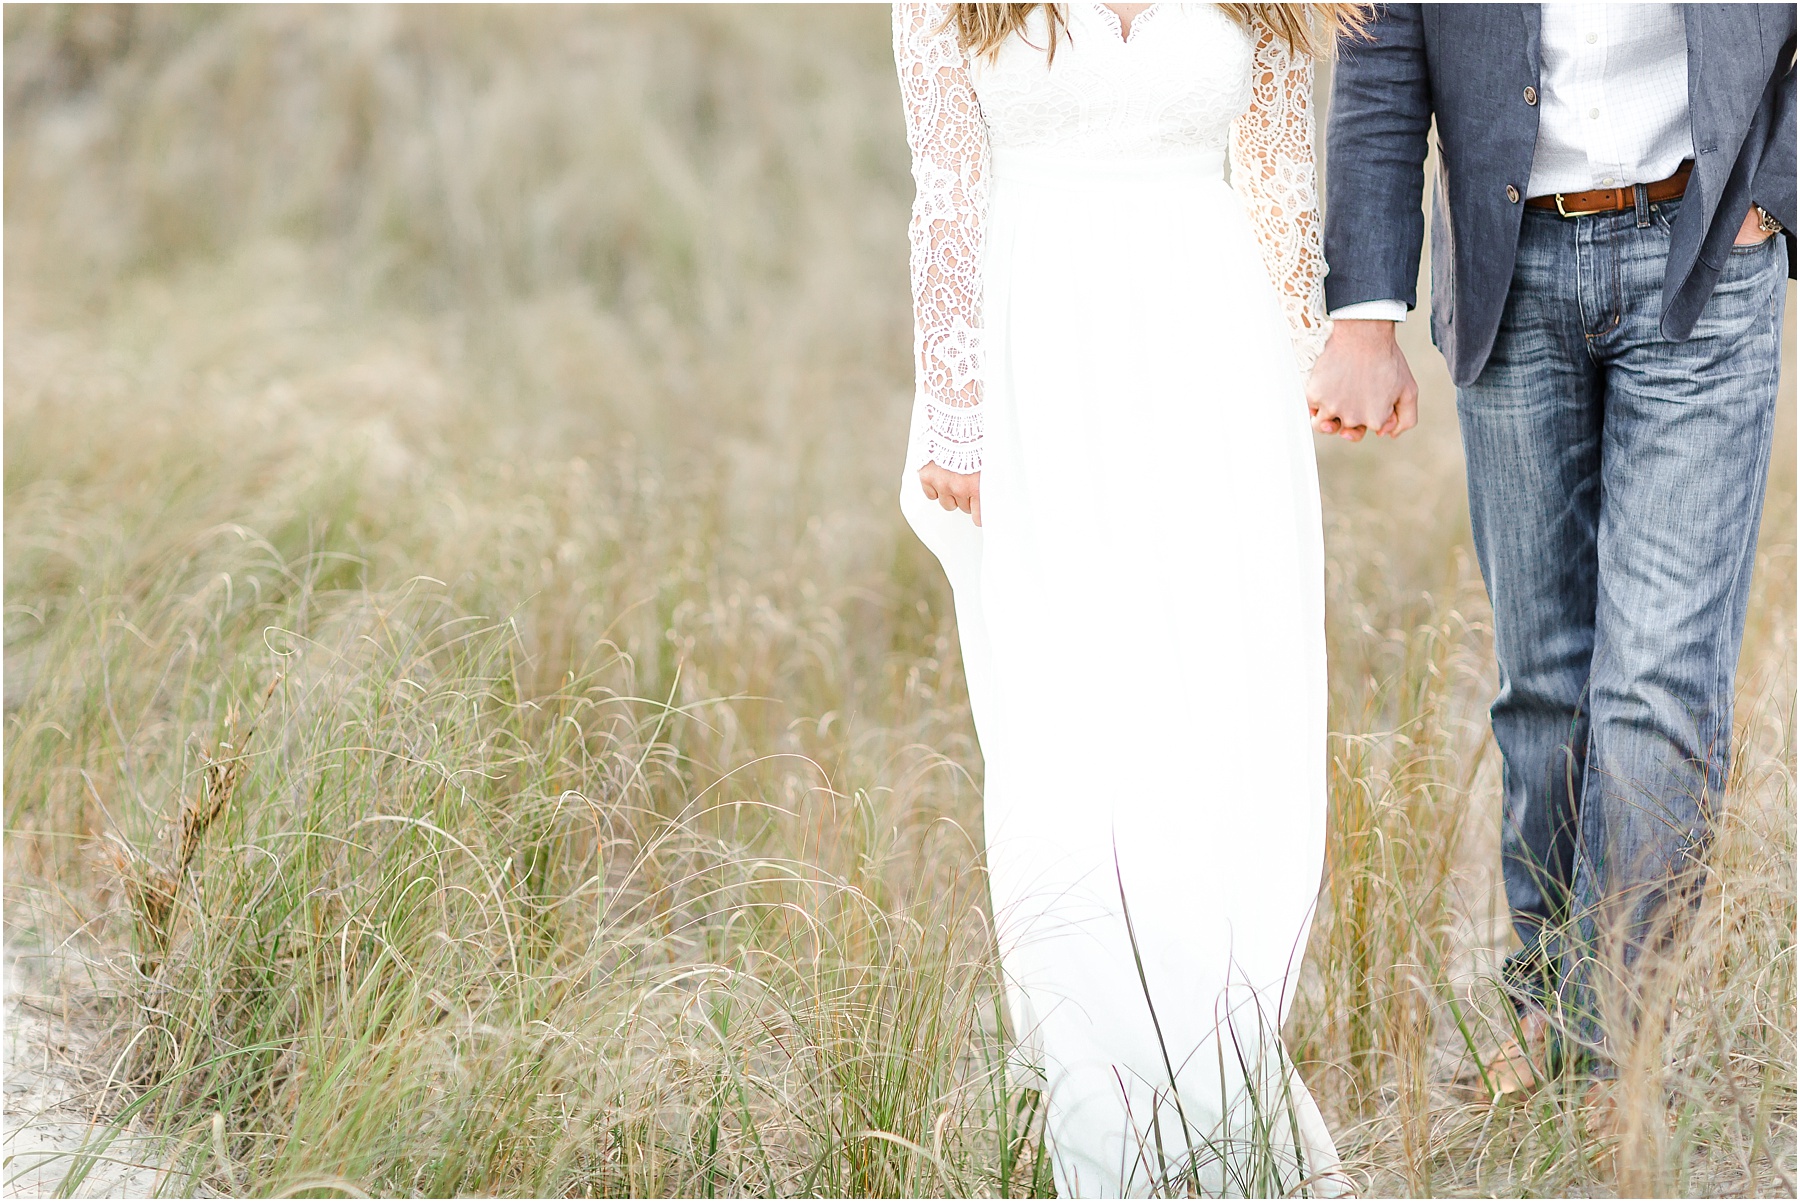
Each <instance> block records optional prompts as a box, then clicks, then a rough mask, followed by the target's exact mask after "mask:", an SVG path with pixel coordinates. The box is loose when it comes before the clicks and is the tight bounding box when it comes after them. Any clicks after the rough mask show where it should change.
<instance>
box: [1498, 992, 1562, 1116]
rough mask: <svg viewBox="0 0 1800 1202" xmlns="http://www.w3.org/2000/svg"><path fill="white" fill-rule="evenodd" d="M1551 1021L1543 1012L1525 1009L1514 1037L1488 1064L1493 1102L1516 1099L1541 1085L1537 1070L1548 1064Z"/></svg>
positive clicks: (1541, 1076)
mask: <svg viewBox="0 0 1800 1202" xmlns="http://www.w3.org/2000/svg"><path fill="white" fill-rule="evenodd" d="M1549 1046H1550V1018H1549V1016H1548V1015H1546V1014H1545V1013H1544V1012H1543V1011H1542V1010H1539V1009H1537V1008H1535V1007H1532V1008H1528V1009H1527V1010H1526V1011H1525V1013H1524V1014H1523V1015H1521V1016H1520V1018H1519V1029H1518V1033H1517V1034H1516V1035H1510V1036H1508V1037H1507V1039H1506V1042H1504V1043H1502V1044H1501V1045H1500V1050H1499V1051H1498V1052H1495V1053H1494V1055H1493V1056H1492V1058H1490V1059H1489V1060H1488V1062H1487V1081H1488V1087H1489V1088H1490V1089H1492V1090H1493V1091H1494V1101H1496V1102H1499V1101H1502V1100H1505V1099H1508V1098H1518V1097H1523V1096H1524V1095H1526V1094H1528V1093H1530V1092H1531V1091H1532V1090H1534V1089H1536V1088H1537V1087H1538V1086H1540V1085H1542V1084H1543V1083H1544V1079H1543V1075H1542V1072H1541V1071H1540V1066H1541V1065H1544V1064H1546V1063H1547V1062H1548V1050H1549Z"/></svg>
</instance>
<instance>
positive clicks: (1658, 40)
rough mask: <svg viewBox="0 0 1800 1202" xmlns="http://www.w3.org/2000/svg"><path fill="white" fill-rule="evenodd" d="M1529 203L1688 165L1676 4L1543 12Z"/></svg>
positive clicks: (1690, 149) (1683, 30)
mask: <svg viewBox="0 0 1800 1202" xmlns="http://www.w3.org/2000/svg"><path fill="white" fill-rule="evenodd" d="M1540 45H1541V50H1540V52H1539V68H1538V96H1539V101H1538V103H1539V105H1540V106H1541V109H1540V113H1539V116H1538V136H1537V149H1536V151H1535V152H1534V153H1533V154H1532V157H1531V182H1530V184H1529V185H1527V187H1526V189H1525V195H1526V196H1549V195H1550V194H1551V193H1554V192H1585V191H1587V190H1588V189H1589V188H1621V187H1625V186H1627V185H1630V184H1648V183H1654V182H1655V181H1657V180H1659V179H1667V178H1668V177H1669V176H1671V175H1673V174H1674V173H1675V169H1676V168H1677V167H1679V166H1681V163H1682V160H1684V159H1691V158H1693V157H1694V135H1693V129H1692V126H1691V124H1690V123H1689V121H1688V77H1687V27H1686V26H1685V25H1684V24H1683V23H1682V19H1681V9H1680V8H1678V7H1677V6H1676V5H1673V4H1546V5H1544V9H1543V25H1542V34H1541V39H1540Z"/></svg>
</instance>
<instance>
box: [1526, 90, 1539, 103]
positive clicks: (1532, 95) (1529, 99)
mask: <svg viewBox="0 0 1800 1202" xmlns="http://www.w3.org/2000/svg"><path fill="white" fill-rule="evenodd" d="M1525 103H1526V104H1536V103H1537V89H1536V88H1534V87H1530V86H1527V87H1526V89H1525Z"/></svg>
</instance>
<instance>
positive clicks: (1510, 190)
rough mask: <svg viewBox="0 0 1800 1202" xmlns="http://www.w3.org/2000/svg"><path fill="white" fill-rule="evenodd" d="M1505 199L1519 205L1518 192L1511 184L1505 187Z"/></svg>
mask: <svg viewBox="0 0 1800 1202" xmlns="http://www.w3.org/2000/svg"><path fill="white" fill-rule="evenodd" d="M1506 199H1508V200H1510V201H1512V202H1513V203H1514V204H1518V203H1519V190H1518V189H1517V188H1515V187H1513V186H1512V185H1511V184H1508V185H1506Z"/></svg>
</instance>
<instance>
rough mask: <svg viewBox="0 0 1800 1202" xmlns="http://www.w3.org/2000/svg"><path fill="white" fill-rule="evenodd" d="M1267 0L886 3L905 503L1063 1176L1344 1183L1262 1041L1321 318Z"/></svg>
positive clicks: (1299, 861) (1313, 230) (1263, 1184)
mask: <svg viewBox="0 0 1800 1202" xmlns="http://www.w3.org/2000/svg"><path fill="white" fill-rule="evenodd" d="M1283 7H1285V6H1272V5H1236V6H1215V5H1179V4H1156V5H1148V6H1146V5H1118V6H1113V7H1108V6H1105V5H1100V4H1085V5H1084V4H1069V5H1066V6H1054V7H1051V6H1044V5H980V6H977V5H938V4H901V5H897V6H896V9H895V15H894V44H895V54H896V57H897V59H898V63H899V70H900V80H901V89H902V92H903V94H904V98H905V105H906V117H907V129H908V138H909V142H910V144H911V147H912V153H913V175H914V178H915V180H916V182H917V185H918V198H917V201H916V203H915V205H914V209H913V219H912V224H911V239H912V279H913V289H914V300H915V306H916V318H917V321H916V349H917V362H918V372H919V377H918V388H917V394H916V400H915V405H914V414H913V424H912V435H911V445H910V450H909V454H908V459H907V471H906V475H905V479H904V482H903V488H902V507H903V509H904V510H905V513H906V516H907V519H908V521H909V522H910V523H911V524H912V526H913V528H914V530H916V531H917V532H918V534H919V536H920V537H921V538H922V539H923V540H924V541H925V542H926V544H927V545H929V546H930V547H931V549H932V550H933V551H934V552H935V553H936V554H937V556H938V557H939V559H940V560H941V561H942V563H943V565H944V569H945V571H946V573H947V574H948V575H949V578H950V581H951V585H952V587H953V589H954V592H955V597H956V612H957V623H958V627H959V631H960V635H961V639H962V647H963V659H964V663H965V665H966V670H967V673H968V682H969V695H970V699H971V702H972V705H973V707H974V713H975V725H976V732H977V734H978V735H979V737H980V740H981V746H982V751H983V755H984V758H985V760H986V768H987V774H986V782H985V789H984V796H985V825H986V839H987V859H988V871H989V877H990V887H991V890H992V897H993V906H994V916H995V920H996V928H997V931H998V936H999V943H1000V955H1001V964H1002V967H1003V970H1004V973H1005V977H1006V981H1007V990H1008V1003H1009V1011H1010V1014H1011V1019H1012V1023H1013V1035H1014V1038H1015V1040H1016V1041H1017V1044H1018V1047H1019V1049H1020V1053H1021V1055H1022V1056H1023V1057H1024V1058H1025V1059H1026V1060H1027V1062H1028V1063H1029V1064H1030V1066H1031V1067H1032V1068H1034V1069H1035V1070H1037V1071H1039V1072H1041V1073H1042V1074H1043V1077H1044V1080H1045V1082H1046V1084H1047V1089H1048V1109H1047V1116H1048V1117H1047V1123H1048V1142H1049V1147H1050V1149H1051V1153H1052V1156H1053V1160H1054V1170H1055V1176H1056V1184H1057V1189H1058V1191H1059V1193H1061V1195H1062V1196H1064V1197H1072V1196H1084V1195H1086V1196H1093V1195H1121V1194H1124V1195H1133V1194H1146V1193H1193V1192H1204V1193H1209V1194H1214V1193H1228V1194H1240V1195H1241V1194H1265V1193H1273V1194H1283V1193H1288V1192H1291V1191H1295V1190H1299V1191H1301V1192H1315V1193H1338V1192H1342V1185H1343V1181H1342V1178H1341V1177H1338V1176H1337V1175H1336V1168H1337V1156H1336V1152H1335V1150H1334V1149H1333V1146H1332V1142H1331V1137H1330V1134H1329V1133H1328V1132H1327V1130H1326V1128H1325V1124H1324V1122H1323V1120H1322V1118H1321V1117H1320V1115H1319V1111H1318V1108H1317V1107H1316V1106H1315V1105H1314V1103H1313V1100H1312V1098H1311V1097H1310V1096H1309V1095H1308V1093H1307V1091H1306V1088H1305V1086H1304V1085H1303V1084H1302V1083H1301V1082H1300V1080H1299V1078H1298V1077H1297V1076H1296V1075H1295V1074H1294V1073H1293V1071H1292V1068H1291V1065H1290V1064H1289V1062H1288V1061H1287V1060H1286V1058H1285V1054H1284V1051H1283V1048H1282V1046H1281V1041H1280V1035H1279V1030H1280V1025H1281V1022H1282V1019H1283V1017H1284V1016H1285V1014H1286V1012H1287V1007H1288V1003H1289V1001H1290V1000H1291V998H1292V996H1293V991H1294V985H1295V981H1296V978H1297V976H1298V970H1299V965H1300V959H1301V954H1302V951H1303V949H1304V948H1305V945H1306V936H1307V929H1308V926H1309V923H1310V920H1311V915H1312V910H1313V904H1314V900H1315V897H1316V894H1317V892H1318V888H1319V876H1320V869H1321V862H1322V857H1323V852H1324V841H1325V804H1326V784H1325V687H1326V682H1325V638H1324V599H1323V588H1324V585H1323V558H1324V556H1323V546H1322V538H1321V531H1320V514H1319V492H1318V482H1317V476H1316V474H1315V469H1314V462H1313V448H1312V435H1311V431H1310V429H1309V426H1308V420H1307V410H1306V404H1305V400H1304V397H1303V393H1302V381H1301V373H1302V371H1303V370H1304V367H1305V366H1309V365H1310V363H1311V360H1312V358H1313V356H1314V355H1315V354H1316V353H1317V348H1318V346H1319V345H1320V344H1322V342H1323V339H1324V334H1325V323H1324V313H1323V303H1322V302H1323V294H1322V281H1323V277H1324V271H1325V267H1324V264H1323V262H1322V261H1321V258H1320V252H1319V236H1318V229H1319V222H1318V211H1317V199H1316V194H1315V189H1314V169H1313V150H1312V114H1311V88H1312V60H1311V58H1310V56H1309V54H1308V53H1307V51H1308V49H1309V43H1323V44H1327V45H1328V44H1329V41H1330V37H1331V32H1330V30H1328V29H1320V28H1318V26H1317V25H1308V24H1307V22H1308V20H1309V18H1308V17H1307V16H1302V15H1298V14H1297V12H1296V11H1295V10H1294V9H1289V10H1288V11H1286V12H1283V11H1280V9H1281V8H1283ZM1134 10H1135V11H1134ZM1121 12H1123V13H1124V19H1122V18H1121ZM1314 12H1315V13H1316V14H1320V15H1321V16H1322V17H1323V20H1324V22H1328V23H1332V24H1338V23H1345V22H1350V23H1353V22H1354V21H1355V19H1356V14H1355V10H1353V9H1350V8H1349V6H1330V7H1326V6H1320V7H1318V8H1315V9H1314ZM1278 30H1279V31H1281V32H1278ZM1309 35H1310V36H1309ZM1228 155H1229V158H1230V166H1231V183H1230V184H1229V185H1227V183H1226V182H1225V180H1226V160H1227V157H1228Z"/></svg>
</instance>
